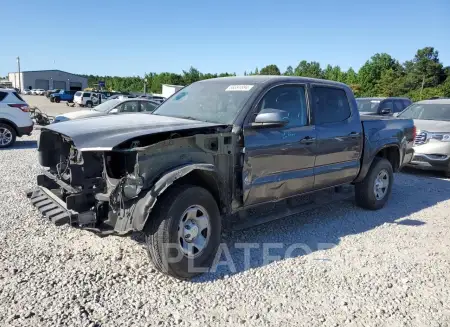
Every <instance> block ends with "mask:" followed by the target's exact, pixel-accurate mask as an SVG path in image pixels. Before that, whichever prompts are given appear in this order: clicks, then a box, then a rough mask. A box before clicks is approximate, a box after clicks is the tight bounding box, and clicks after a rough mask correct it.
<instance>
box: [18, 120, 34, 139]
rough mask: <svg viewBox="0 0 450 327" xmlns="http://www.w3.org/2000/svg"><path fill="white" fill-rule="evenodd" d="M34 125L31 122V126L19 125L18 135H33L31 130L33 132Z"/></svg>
mask: <svg viewBox="0 0 450 327" xmlns="http://www.w3.org/2000/svg"><path fill="white" fill-rule="evenodd" d="M33 126H34V123H33V124H31V126H25V127H17V136H19V137H20V136H23V135H31V132H33Z"/></svg>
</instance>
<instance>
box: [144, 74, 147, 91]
mask: <svg viewBox="0 0 450 327" xmlns="http://www.w3.org/2000/svg"><path fill="white" fill-rule="evenodd" d="M144 95H147V79H146V78H144Z"/></svg>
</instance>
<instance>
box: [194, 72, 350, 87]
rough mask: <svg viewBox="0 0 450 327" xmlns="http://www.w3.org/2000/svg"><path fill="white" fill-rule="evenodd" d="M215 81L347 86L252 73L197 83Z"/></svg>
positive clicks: (314, 79)
mask: <svg viewBox="0 0 450 327" xmlns="http://www.w3.org/2000/svg"><path fill="white" fill-rule="evenodd" d="M214 81H216V82H217V81H223V82H225V83H232V84H264V83H271V82H277V81H278V82H301V83H317V84H323V83H326V84H334V85H336V86H338V85H339V86H346V87H348V86H347V85H346V84H344V83H340V82H335V81H329V80H324V79H318V78H311V77H302V76H280V75H251V76H229V77H217V78H211V79H205V80H202V81H199V82H197V83H208V82H214Z"/></svg>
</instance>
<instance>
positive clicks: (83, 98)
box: [73, 91, 108, 108]
mask: <svg viewBox="0 0 450 327" xmlns="http://www.w3.org/2000/svg"><path fill="white" fill-rule="evenodd" d="M99 98H101V102H106V101H107V99H108V97H107V96H106V95H104V94H103V93H94V92H84V91H78V92H77V93H75V96H74V97H73V102H74V103H75V104H76V105H78V106H80V107H88V108H92V107H94V106H96V105H97V104H99Z"/></svg>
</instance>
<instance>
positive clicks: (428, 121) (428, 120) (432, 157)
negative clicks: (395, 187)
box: [398, 99, 450, 177]
mask: <svg viewBox="0 0 450 327" xmlns="http://www.w3.org/2000/svg"><path fill="white" fill-rule="evenodd" d="M398 117H399V118H407V119H414V124H415V125H416V126H417V136H416V139H415V141H414V158H413V160H412V161H411V163H410V164H409V166H411V167H414V168H418V169H423V170H435V171H442V172H444V174H445V175H446V176H447V177H450V99H435V100H424V101H419V102H416V103H414V104H412V105H411V106H409V107H408V108H406V109H405V110H404V111H403V112H402V113H400V114H399V115H398Z"/></svg>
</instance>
